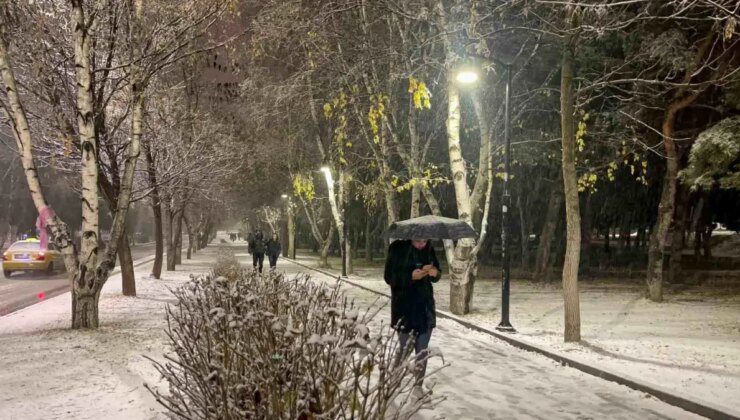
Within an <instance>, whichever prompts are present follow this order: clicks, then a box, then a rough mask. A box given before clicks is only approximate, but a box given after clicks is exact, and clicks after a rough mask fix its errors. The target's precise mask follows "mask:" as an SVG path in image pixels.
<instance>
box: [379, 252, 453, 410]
mask: <svg viewBox="0 0 740 420" xmlns="http://www.w3.org/2000/svg"><path fill="white" fill-rule="evenodd" d="M441 277H442V272H441V271H440V269H439V260H437V255H436V254H435V252H434V247H432V245H431V244H430V243H429V240H427V239H413V240H398V241H394V242H393V243H392V244H391V245H390V247H389V248H388V259H387V260H386V263H385V274H384V278H385V282H386V283H387V284H388V285H389V286H390V287H391V324H392V325H393V327H394V328H395V329H396V330H397V331H398V341H399V345H400V348H399V351H398V353H397V354H396V363H397V364H400V362H401V357H402V355H403V350H404V349H405V348H406V344H407V343H408V340H409V338H412V335H413V338H414V351H415V353H416V359H417V361H418V363H417V370H416V378H417V380H416V385H415V386H414V390H413V391H414V395H415V396H417V397H419V398H421V396H423V395H424V391H423V390H422V388H421V385H422V382H423V380H424V376H425V375H426V368H427V362H426V359H427V353H428V352H427V348H428V347H429V341H430V340H431V338H432V330H433V329H434V328H435V327H436V326H437V325H436V322H437V317H436V312H435V307H434V290H433V288H432V283H436V282H438V281H439V279H440V278H441Z"/></svg>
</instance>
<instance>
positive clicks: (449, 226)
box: [385, 216, 478, 240]
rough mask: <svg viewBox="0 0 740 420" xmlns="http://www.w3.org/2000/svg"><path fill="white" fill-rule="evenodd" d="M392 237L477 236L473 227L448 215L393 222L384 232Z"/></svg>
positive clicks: (452, 237) (456, 237) (443, 237)
mask: <svg viewBox="0 0 740 420" xmlns="http://www.w3.org/2000/svg"><path fill="white" fill-rule="evenodd" d="M385 236H386V237H387V238H393V239H452V240H457V239H462V238H475V237H476V236H478V234H477V233H475V229H473V228H472V227H470V225H469V224H467V223H465V222H463V221H462V220H457V219H450V218H449V217H439V216H421V217H415V218H413V219H408V220H402V221H400V222H393V223H392V224H391V226H390V227H389V228H388V230H387V231H386V232H385Z"/></svg>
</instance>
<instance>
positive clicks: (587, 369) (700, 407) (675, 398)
mask: <svg viewBox="0 0 740 420" xmlns="http://www.w3.org/2000/svg"><path fill="white" fill-rule="evenodd" d="M283 259H284V260H287V261H290V262H292V263H293V264H296V265H299V266H301V267H304V268H307V269H309V270H313V271H316V272H319V273H321V274H324V275H326V276H329V277H333V278H337V279H338V280H339V281H342V282H344V283H347V284H350V285H352V286H354V287H357V288H359V289H362V290H366V291H368V292H371V293H375V294H377V295H381V296H385V297H387V298H390V294H389V293H385V292H380V291H378V290H374V289H371V288H369V287H367V286H363V285H360V284H358V283H355V282H354V281H352V280H349V279H348V278H346V277H345V278H343V277H342V276H339V275H336V274H334V273H331V272H329V271H327V270H323V269H320V268H316V267H311V266H309V265H307V264H304V263H301V262H298V261H296V260H293V259H290V258H285V257H283ZM437 315H438V316H439V317H440V318H445V319H449V320H451V321H454V322H457V323H458V324H460V325H462V326H464V327H466V328H469V329H471V330H473V331H477V332H480V333H483V334H488V335H490V336H493V337H495V338H498V339H499V340H502V341H504V342H506V343H508V344H510V345H512V346H514V347H516V348H519V349H522V350H526V351H530V352H534V353H538V354H540V355H542V356H545V357H547V358H549V359H552V360H554V361H556V362H558V363H560V364H561V365H563V366H569V367H572V368H575V369H578V370H580V371H581V372H584V373H587V374H589V375H592V376H596V377H598V378H601V379H605V380H607V381H611V382H616V383H618V384H620V385H624V386H627V387H629V388H632V389H634V390H636V391H640V392H644V393H646V394H650V395H652V396H654V397H655V398H657V399H659V400H661V401H663V402H666V403H668V404H670V405H673V406H676V407H680V408H683V409H684V410H686V411H690V412H692V413H694V414H698V415H700V416H704V417H707V418H710V419H721V420H726V419H727V420H730V419H732V420H738V419H740V413H733V412H734V410H732V409H730V408H728V407H722V406H718V405H716V404H713V403H710V402H707V401H697V400H692V399H689V398H687V397H684V396H681V395H678V394H675V393H673V392H671V391H668V390H666V389H663V388H660V387H658V386H655V385H650V384H646V383H644V382H640V381H639V380H637V379H635V378H632V377H629V376H626V375H622V374H618V373H616V372H612V371H609V370H607V369H604V368H599V367H595V366H591V365H588V364H585V363H583V362H579V361H577V360H574V359H571V358H570V357H568V356H565V355H562V354H560V353H556V352H553V351H551V350H548V349H545V348H543V347H540V346H537V345H534V344H531V343H527V342H525V341H521V340H518V339H516V338H514V337H512V336H510V335H507V334H502V333H500V332H498V331H494V330H490V329H488V328H485V327H481V326H480V325H476V324H473V323H471V322H469V321H466V320H464V319H462V318H460V317H458V316H457V315H454V314H451V313H449V312H446V311H441V310H439V309H437Z"/></svg>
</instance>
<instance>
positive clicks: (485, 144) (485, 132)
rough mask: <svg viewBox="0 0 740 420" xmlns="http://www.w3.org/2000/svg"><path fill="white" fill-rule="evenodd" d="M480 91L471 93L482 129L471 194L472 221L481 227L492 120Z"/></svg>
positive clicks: (479, 125)
mask: <svg viewBox="0 0 740 420" xmlns="http://www.w3.org/2000/svg"><path fill="white" fill-rule="evenodd" d="M481 95H482V93H481V91H480V89H474V90H473V91H472V92H471V101H472V102H473V109H475V116H476V118H477V121H478V127H479V128H480V154H479V156H480V158H479V159H478V175H477V176H476V178H475V185H474V186H473V190H472V191H471V193H470V203H471V204H470V210H471V216H470V218H471V220H472V221H473V225H474V226H480V225H481V217H482V216H483V205H484V202H485V199H486V189H487V186H488V165H489V164H491V163H490V162H489V160H490V159H491V155H492V154H491V150H490V149H491V147H492V145H491V129H490V125H489V123H488V121H489V120H490V119H491V117H490V116H488V115H486V112H485V107H484V106H483V100H482V98H481Z"/></svg>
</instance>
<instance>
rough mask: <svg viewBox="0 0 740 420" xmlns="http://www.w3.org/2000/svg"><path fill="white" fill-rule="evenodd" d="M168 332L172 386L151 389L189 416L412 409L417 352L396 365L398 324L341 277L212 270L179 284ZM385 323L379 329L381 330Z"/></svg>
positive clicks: (374, 414) (343, 414)
mask: <svg viewBox="0 0 740 420" xmlns="http://www.w3.org/2000/svg"><path fill="white" fill-rule="evenodd" d="M175 295H176V297H177V300H178V303H177V304H176V305H174V306H172V307H169V308H168V316H167V321H168V328H167V334H168V336H169V338H170V340H171V345H172V350H173V353H172V354H169V355H166V359H167V362H166V363H157V362H155V365H156V367H157V369H158V370H159V372H160V373H161V374H162V375H163V377H164V379H165V380H166V381H167V382H168V384H169V393H164V394H163V393H159V392H157V391H155V390H153V388H151V387H149V389H150V390H152V392H153V393H154V395H155V396H156V397H157V400H158V401H159V402H160V403H161V404H162V405H164V406H165V407H166V408H167V410H168V411H170V412H171V413H172V414H174V416H175V417H178V418H187V419H217V418H218V419H225V418H240V419H242V418H259V419H310V418H322V419H344V418H355V419H384V418H408V417H410V416H411V415H412V414H413V413H414V412H415V411H417V410H418V409H419V402H418V401H417V399H415V398H413V397H412V396H411V395H410V394H411V393H410V392H409V391H410V390H411V388H412V386H413V385H414V383H415V377H414V365H415V363H414V358H413V356H412V355H411V348H410V346H409V348H407V349H405V352H404V358H403V359H402V360H403V363H400V364H399V365H398V366H395V365H394V360H393V359H394V355H395V353H396V351H397V349H398V343H397V340H396V338H395V335H394V334H393V330H392V329H390V328H388V326H386V325H382V324H381V325H380V326H379V327H378V328H373V330H371V329H370V328H369V327H368V323H369V322H370V321H371V319H372V318H373V317H374V316H375V314H377V312H378V308H377V307H374V308H372V309H366V310H359V308H357V307H356V306H355V305H354V302H351V301H349V300H348V299H347V298H346V297H345V296H344V293H343V291H342V290H340V287H339V285H337V286H336V287H327V286H324V285H320V284H317V283H314V282H312V281H310V279H309V278H308V277H307V276H299V277H296V278H287V277H285V276H284V275H282V274H280V273H269V274H264V275H259V274H256V273H255V272H254V271H252V270H245V269H242V270H240V272H239V275H238V278H237V279H236V281H233V280H227V279H225V278H224V277H217V276H213V275H208V276H204V277H198V278H192V279H191V281H189V282H188V283H186V285H185V286H183V287H182V288H180V289H178V290H177V291H175ZM374 330H377V331H374Z"/></svg>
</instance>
